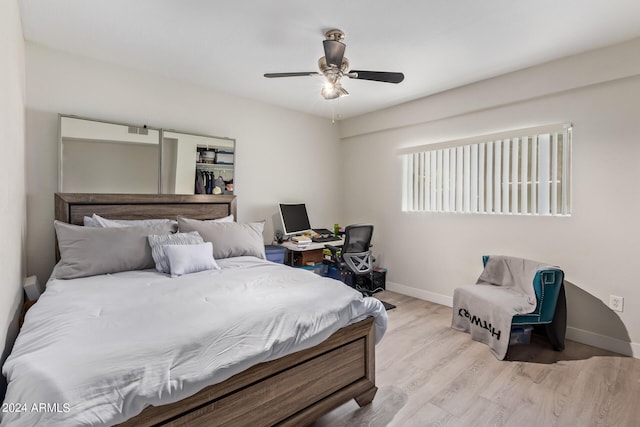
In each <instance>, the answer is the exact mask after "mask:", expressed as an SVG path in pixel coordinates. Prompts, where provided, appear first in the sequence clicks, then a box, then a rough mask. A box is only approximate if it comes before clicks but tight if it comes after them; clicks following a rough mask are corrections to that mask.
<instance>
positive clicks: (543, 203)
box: [538, 134, 550, 215]
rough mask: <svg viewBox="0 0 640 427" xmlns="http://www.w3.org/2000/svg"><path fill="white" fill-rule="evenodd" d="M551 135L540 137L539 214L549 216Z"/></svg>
mask: <svg viewBox="0 0 640 427" xmlns="http://www.w3.org/2000/svg"><path fill="white" fill-rule="evenodd" d="M549 150H550V148H549V134H546V135H539V136H538V214H540V215H548V214H549V184H550V182H549V167H550V161H549Z"/></svg>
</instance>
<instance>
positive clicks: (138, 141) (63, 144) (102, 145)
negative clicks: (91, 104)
mask: <svg viewBox="0 0 640 427" xmlns="http://www.w3.org/2000/svg"><path fill="white" fill-rule="evenodd" d="M59 130H60V152H59V156H60V158H59V182H58V187H59V191H61V192H66V193H138V194H147V193H150V194H156V193H158V192H159V186H160V171H159V165H160V130H159V129H149V128H147V127H146V126H144V127H136V126H128V125H123V124H115V123H107V122H100V121H95V120H88V119H82V118H78V117H69V116H62V115H61V116H60V127H59Z"/></svg>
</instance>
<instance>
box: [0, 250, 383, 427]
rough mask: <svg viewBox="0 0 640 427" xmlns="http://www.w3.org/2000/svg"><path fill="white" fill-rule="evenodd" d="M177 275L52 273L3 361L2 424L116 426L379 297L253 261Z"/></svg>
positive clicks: (318, 337) (372, 305)
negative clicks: (61, 276)
mask: <svg viewBox="0 0 640 427" xmlns="http://www.w3.org/2000/svg"><path fill="white" fill-rule="evenodd" d="M218 264H219V266H220V267H221V269H220V270H210V271H202V272H199V273H194V274H189V275H185V276H181V277H178V278H170V277H169V276H168V275H166V274H162V273H157V272H155V271H150V270H144V271H127V272H121V273H115V274H107V275H100V276H93V277H85V278H80V279H72V280H57V279H51V280H50V281H49V283H48V284H47V290H46V292H45V293H44V294H43V295H42V296H41V297H40V299H39V301H38V303H37V304H35V305H34V306H33V307H32V308H31V309H30V310H29V312H28V313H27V315H26V318H25V322H24V325H23V327H22V330H21V332H20V334H19V336H18V338H17V340H16V343H15V346H14V349H13V351H12V353H11V355H10V356H9V358H8V359H7V361H6V362H5V364H4V366H3V374H4V375H5V376H6V378H7V381H8V387H7V394H6V397H5V404H7V403H9V404H13V409H14V410H13V411H7V412H4V413H3V414H2V421H1V423H0V424H1V425H2V426H34V425H47V426H69V425H91V426H101V425H113V424H117V423H120V422H123V421H125V420H127V419H129V418H131V417H133V416H135V415H137V414H139V413H140V412H141V411H142V410H143V409H144V408H145V407H146V406H148V405H155V406H158V405H161V404H167V403H171V402H175V401H178V400H181V399H184V398H186V397H188V396H191V395H193V394H195V393H197V392H198V391H200V390H201V389H203V388H204V387H206V386H209V385H212V384H216V383H219V382H222V381H224V380H225V379H227V378H229V377H231V376H233V375H235V374H237V373H239V372H242V371H244V370H245V369H247V368H249V367H251V366H253V365H255V364H258V363H261V362H265V361H269V360H273V359H277V358H280V357H282V356H285V355H287V354H291V353H294V352H296V351H300V350H303V349H306V348H310V347H313V346H315V345H317V344H319V343H321V342H322V341H324V340H325V339H327V338H328V337H329V336H330V335H331V334H333V333H334V332H335V331H337V330H338V329H340V328H341V327H344V326H346V325H348V324H351V323H355V322H358V321H360V320H362V319H364V318H366V317H369V316H373V317H374V318H375V333H376V342H378V341H379V340H380V339H381V338H382V336H383V334H384V332H385V330H386V326H387V317H386V312H385V310H384V307H383V306H382V303H380V301H378V300H376V299H374V298H367V297H362V296H361V294H360V293H359V292H356V291H355V290H353V289H351V288H349V287H348V286H345V285H344V284H343V283H341V282H339V281H336V280H333V279H329V278H324V277H320V276H318V275H316V274H314V273H312V272H309V271H306V270H302V269H294V268H291V267H287V266H284V265H282V264H275V263H272V262H269V261H266V260H261V259H258V258H255V257H237V258H229V259H223V260H218Z"/></svg>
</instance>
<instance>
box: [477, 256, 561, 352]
mask: <svg viewBox="0 0 640 427" xmlns="http://www.w3.org/2000/svg"><path fill="white" fill-rule="evenodd" d="M488 260H489V256H488V255H485V256H483V257H482V264H483V266H486V265H487V261H488ZM533 289H534V290H535V293H536V300H537V304H536V308H535V310H534V311H533V312H532V313H529V314H517V315H515V316H513V321H512V322H511V324H512V325H514V326H515V325H518V326H521V325H534V326H536V325H542V326H540V327H539V328H544V331H545V333H546V335H547V338H548V339H549V342H550V343H551V346H552V347H553V349H554V350H556V351H562V350H564V338H565V335H566V331H567V300H566V296H565V292H564V272H563V271H562V270H561V269H560V268H557V267H550V268H545V269H540V270H538V271H537V272H536V275H535V277H534V278H533Z"/></svg>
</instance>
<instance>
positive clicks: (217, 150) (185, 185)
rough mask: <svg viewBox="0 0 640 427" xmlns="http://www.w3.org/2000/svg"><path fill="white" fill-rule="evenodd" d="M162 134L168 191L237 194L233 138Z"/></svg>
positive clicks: (163, 176) (163, 181)
mask: <svg viewBox="0 0 640 427" xmlns="http://www.w3.org/2000/svg"><path fill="white" fill-rule="evenodd" d="M162 135H163V138H162V171H163V172H162V189H163V192H164V193H171V194H233V177H234V163H235V158H234V157H235V141H234V140H233V139H230V138H216V137H211V136H204V135H196V134H189V133H181V132H175V131H163V132H162Z"/></svg>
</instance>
